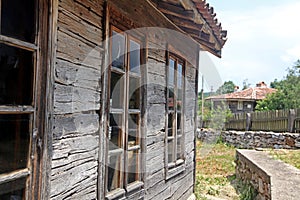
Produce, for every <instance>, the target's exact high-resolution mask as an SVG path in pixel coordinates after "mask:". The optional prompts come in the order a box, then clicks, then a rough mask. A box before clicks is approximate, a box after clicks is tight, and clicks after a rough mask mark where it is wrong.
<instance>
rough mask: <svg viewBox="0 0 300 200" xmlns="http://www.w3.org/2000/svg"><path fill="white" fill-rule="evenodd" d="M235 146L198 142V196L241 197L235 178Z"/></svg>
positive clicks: (202, 198)
mask: <svg viewBox="0 0 300 200" xmlns="http://www.w3.org/2000/svg"><path fill="white" fill-rule="evenodd" d="M234 159H235V148H234V147H230V146H227V145H225V144H223V143H218V144H213V145H208V144H203V143H201V142H198V143H197V169H196V196H197V199H198V200H205V199H213V198H219V199H230V200H234V199H239V196H238V194H237V193H236V191H235V189H234V187H233V186H232V185H231V183H232V182H233V181H234V180H235V175H234V174H235V163H234Z"/></svg>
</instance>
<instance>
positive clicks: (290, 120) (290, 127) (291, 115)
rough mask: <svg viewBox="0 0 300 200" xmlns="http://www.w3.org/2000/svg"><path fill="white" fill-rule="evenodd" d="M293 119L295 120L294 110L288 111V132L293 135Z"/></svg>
mask: <svg viewBox="0 0 300 200" xmlns="http://www.w3.org/2000/svg"><path fill="white" fill-rule="evenodd" d="M295 119H296V112H295V110H294V109H290V110H289V115H288V130H287V131H288V132H290V133H293V132H294V131H295V130H294V129H295V126H294V125H295Z"/></svg>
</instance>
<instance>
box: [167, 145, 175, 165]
mask: <svg viewBox="0 0 300 200" xmlns="http://www.w3.org/2000/svg"><path fill="white" fill-rule="evenodd" d="M173 152H174V140H169V141H168V163H171V162H174V154H173Z"/></svg>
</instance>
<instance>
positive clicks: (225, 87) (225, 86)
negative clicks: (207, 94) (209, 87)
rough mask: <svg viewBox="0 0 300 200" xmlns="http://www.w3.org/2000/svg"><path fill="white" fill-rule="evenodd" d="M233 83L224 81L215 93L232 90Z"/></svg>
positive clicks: (225, 92) (224, 92) (230, 91)
mask: <svg viewBox="0 0 300 200" xmlns="http://www.w3.org/2000/svg"><path fill="white" fill-rule="evenodd" d="M234 87H235V84H234V83H233V82H232V81H225V82H224V84H223V85H221V86H220V87H219V88H218V89H217V91H216V93H217V94H228V93H232V92H234Z"/></svg>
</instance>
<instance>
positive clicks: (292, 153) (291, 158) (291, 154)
mask: <svg viewBox="0 0 300 200" xmlns="http://www.w3.org/2000/svg"><path fill="white" fill-rule="evenodd" d="M267 152H268V153H269V155H271V156H272V157H273V158H275V159H278V160H282V161H283V162H285V163H288V164H290V165H293V166H294V167H297V168H298V169H300V150H287V149H277V150H274V149H272V150H267Z"/></svg>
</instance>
